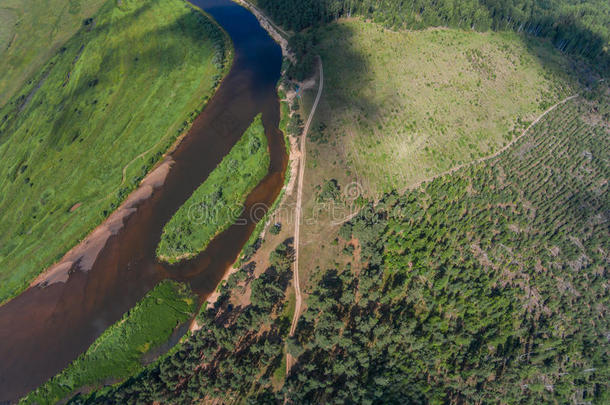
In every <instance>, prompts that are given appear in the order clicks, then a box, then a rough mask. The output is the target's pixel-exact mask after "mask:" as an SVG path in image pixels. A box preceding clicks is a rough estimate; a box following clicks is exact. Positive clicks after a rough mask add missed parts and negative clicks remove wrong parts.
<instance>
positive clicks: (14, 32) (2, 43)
mask: <svg viewBox="0 0 610 405" xmlns="http://www.w3.org/2000/svg"><path fill="white" fill-rule="evenodd" d="M104 1H105V0H88V1H83V0H43V1H41V0H3V1H2V2H1V3H0V72H2V74H0V107H1V106H3V105H4V104H5V103H6V102H7V101H8V100H9V99H10V98H11V97H12V96H13V94H15V92H17V91H18V90H19V88H20V87H21V86H22V85H23V84H24V82H25V81H27V80H28V79H30V77H31V76H32V74H34V73H35V72H36V71H37V70H38V69H40V67H41V66H42V65H43V64H44V63H45V62H46V61H47V59H48V58H49V57H50V56H52V55H53V54H54V53H55V52H57V50H58V49H59V48H60V47H61V46H62V45H63V44H64V43H65V42H66V41H67V40H68V39H69V38H70V37H71V36H72V35H74V33H76V31H77V30H78V29H79V28H80V27H81V26H82V23H83V20H85V19H86V18H89V17H91V16H92V15H94V14H95V12H96V11H97V10H98V9H99V8H100V6H101V5H102V4H103V3H104Z"/></svg>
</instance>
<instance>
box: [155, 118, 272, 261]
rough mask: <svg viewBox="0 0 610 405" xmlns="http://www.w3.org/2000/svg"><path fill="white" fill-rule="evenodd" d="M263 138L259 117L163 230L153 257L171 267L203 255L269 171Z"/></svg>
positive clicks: (236, 215) (263, 133) (230, 222)
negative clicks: (182, 260)
mask: <svg viewBox="0 0 610 405" xmlns="http://www.w3.org/2000/svg"><path fill="white" fill-rule="evenodd" d="M269 161H270V157H269V151H268V148H267V138H266V137H265V130H264V128H263V123H262V121H261V116H260V114H259V115H257V116H256V118H255V119H254V122H253V123H252V124H251V125H250V127H249V128H248V129H247V130H246V132H245V133H244V135H243V136H242V137H241V139H240V140H239V141H238V142H237V143H236V144H235V146H233V148H232V149H231V151H230V152H229V154H228V155H227V156H225V157H224V158H223V160H222V162H220V164H219V165H218V166H217V167H216V168H215V169H214V170H213V171H212V173H210V176H209V177H208V178H207V179H206V181H205V182H204V183H203V184H202V185H201V186H199V188H197V190H195V192H194V193H193V195H191V197H189V199H188V200H187V201H186V202H185V203H184V205H182V207H180V209H179V210H178V211H177V212H176V213H175V214H174V216H173V217H172V219H171V220H170V221H169V222H168V223H167V224H166V225H165V227H164V228H163V233H162V235H161V241H160V242H159V246H158V247H157V256H158V257H159V258H160V259H161V260H164V261H168V262H170V263H174V262H176V261H178V260H180V259H183V258H187V257H191V256H193V255H195V254H197V253H199V252H201V251H203V250H204V249H205V248H206V246H207V245H208V243H209V242H210V241H211V240H212V238H213V237H214V236H215V235H217V234H218V233H220V232H222V231H224V230H225V229H227V228H228V227H229V226H230V225H231V224H232V223H233V222H234V221H235V220H236V219H237V218H238V217H239V215H240V214H241V212H242V209H243V205H244V202H245V201H246V197H247V195H248V194H249V193H250V191H252V189H254V187H256V185H257V184H258V183H259V182H260V181H261V180H262V179H263V177H265V175H266V174H267V171H268V169H269Z"/></svg>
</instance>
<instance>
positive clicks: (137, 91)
mask: <svg viewBox="0 0 610 405" xmlns="http://www.w3.org/2000/svg"><path fill="white" fill-rule="evenodd" d="M119 4H120V5H119ZM230 54H231V51H230V50H229V45H228V38H227V37H226V36H225V34H224V33H223V32H222V31H221V30H220V28H218V26H217V25H216V24H215V23H213V22H211V20H209V19H208V18H207V17H205V16H204V15H203V14H201V13H200V12H198V11H195V10H193V9H191V8H190V7H189V6H187V4H186V3H185V2H183V1H181V0H152V1H147V2H140V1H129V0H123V1H121V2H120V3H116V2H115V1H108V2H106V3H105V4H104V6H103V7H102V8H101V9H100V11H99V12H98V14H97V15H96V16H95V18H93V19H92V20H88V21H87V22H86V25H83V27H82V28H81V29H80V30H79V31H78V33H77V34H76V35H75V36H74V37H73V38H71V39H70V40H69V41H68V42H66V43H65V45H64V47H62V48H61V50H60V51H59V52H57V53H56V54H55V55H54V56H53V57H52V58H51V59H50V60H49V62H48V63H46V64H45V65H44V67H43V68H42V69H40V70H39V71H38V73H36V75H35V76H34V78H33V79H32V80H30V81H28V83H27V84H26V85H25V86H24V87H23V88H22V89H21V90H20V91H19V92H18V93H16V95H15V96H14V97H13V98H12V99H11V101H10V102H9V103H7V104H6V105H5V106H4V107H3V108H2V109H0V117H2V119H1V122H0V212H3V213H11V215H3V216H2V217H1V218H0V302H2V301H4V300H6V299H7V298H9V297H11V296H13V295H14V294H16V293H17V292H18V291H20V290H22V289H23V288H24V287H26V286H27V285H28V283H29V281H30V280H31V279H32V278H34V277H35V276H36V275H37V274H38V273H40V272H41V271H43V270H44V269H45V268H46V267H48V266H49V265H51V264H52V263H53V262H54V261H56V260H58V259H59V258H61V256H62V255H63V254H64V253H65V252H66V251H67V250H69V249H70V248H71V247H72V246H73V245H74V244H75V243H77V242H78V241H79V240H80V239H82V238H83V237H84V236H85V235H86V234H87V233H88V232H89V231H91V229H93V228H94V227H95V226H96V225H97V224H99V223H100V222H101V221H102V220H103V218H104V217H105V216H107V215H108V214H109V213H110V212H112V211H113V210H114V209H115V208H116V207H117V206H118V205H119V204H120V202H121V201H122V200H123V199H124V198H125V197H126V196H127V194H128V193H129V192H130V191H131V190H132V189H134V188H135V187H136V186H137V184H138V183H139V181H140V180H141V179H142V178H143V176H144V175H145V174H146V172H147V171H148V170H149V169H150V168H151V167H152V166H153V165H154V164H155V163H156V162H157V161H158V160H159V159H160V157H161V155H162V154H163V153H164V152H165V151H166V150H167V149H168V148H169V146H170V145H171V144H172V143H173V142H174V141H175V139H176V138H177V137H178V135H180V134H181V133H183V132H184V131H185V130H186V129H187V128H188V126H189V123H190V122H191V121H192V119H193V118H194V117H195V116H196V114H197V112H198V111H199V110H200V109H201V108H202V106H203V105H204V104H205V102H206V101H207V99H208V98H209V97H210V96H211V94H212V92H213V91H214V89H215V87H216V85H217V83H218V82H219V81H220V79H221V77H222V75H223V73H224V72H225V71H226V70H227V69H228V63H227V60H228V58H229V57H230ZM160 112H163V113H162V114H160Z"/></svg>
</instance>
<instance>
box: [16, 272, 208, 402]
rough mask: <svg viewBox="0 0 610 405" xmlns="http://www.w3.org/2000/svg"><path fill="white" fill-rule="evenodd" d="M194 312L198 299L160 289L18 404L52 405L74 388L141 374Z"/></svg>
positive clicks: (166, 286)
mask: <svg viewBox="0 0 610 405" xmlns="http://www.w3.org/2000/svg"><path fill="white" fill-rule="evenodd" d="M196 310H197V296H196V295H194V294H193V293H192V292H191V291H190V289H189V288H188V287H186V286H185V285H184V284H180V283H177V282H174V281H164V282H162V283H160V284H159V285H157V286H156V287H155V288H154V289H153V290H152V291H150V292H149V293H148V294H146V296H145V297H144V298H143V299H142V300H141V301H140V302H139V303H138V304H137V305H136V306H135V307H134V308H133V309H131V310H130V311H129V312H127V313H126V314H125V315H124V316H123V318H122V319H121V320H120V321H118V322H117V323H115V324H114V325H112V326H111V327H110V328H108V329H106V330H105V331H104V333H102V335H101V336H100V337H99V338H97V339H96V341H95V342H94V343H93V344H92V345H91V346H90V347H89V349H88V350H87V351H86V352H85V353H83V354H82V355H81V356H80V357H78V358H77V359H76V360H74V361H73V362H72V363H71V364H70V365H69V366H68V367H67V368H66V369H64V370H63V371H62V372H61V373H59V374H58V375H56V376H55V377H53V378H52V379H51V380H49V381H48V382H46V383H45V384H43V385H42V386H41V387H39V388H38V389H36V390H35V391H33V392H31V393H30V394H28V395H27V396H26V397H24V398H23V399H22V400H21V402H20V403H22V404H40V405H42V404H54V403H56V402H58V401H60V400H61V399H63V398H65V397H66V396H68V395H69V394H70V393H72V392H74V391H75V390H77V389H79V388H82V387H95V386H99V385H102V384H104V383H105V382H108V381H120V380H123V379H125V378H127V377H129V376H130V375H132V374H134V373H136V372H138V371H140V370H141V369H142V368H143V364H142V359H143V357H144V355H145V354H147V353H149V352H151V350H153V349H155V348H157V347H158V346H160V345H161V344H163V343H165V342H166V341H167V340H168V339H169V338H170V336H171V335H172V332H173V331H174V330H175V328H176V327H177V326H178V325H180V324H182V323H184V322H186V321H187V320H189V319H190V318H191V317H192V316H193V315H194V313H195V311H196Z"/></svg>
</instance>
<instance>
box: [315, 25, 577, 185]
mask: <svg viewBox="0 0 610 405" xmlns="http://www.w3.org/2000/svg"><path fill="white" fill-rule="evenodd" d="M318 32H319V37H320V44H319V46H318V47H317V51H318V52H319V53H320V55H321V57H322V60H323V61H324V68H325V73H326V83H325V88H324V90H325V91H324V96H323V102H322V104H321V109H320V112H319V115H318V122H317V124H316V125H314V126H313V128H312V129H313V131H312V134H311V138H312V139H313V140H316V141H317V142H318V143H320V142H322V143H330V146H332V149H333V152H335V150H334V149H335V147H336V149H338V150H339V154H338V156H336V157H333V158H332V160H331V161H330V162H325V163H330V164H328V165H327V166H331V167H332V169H329V170H341V171H345V168H347V169H348V173H347V174H348V177H349V176H351V177H354V178H357V180H358V181H359V182H360V183H361V184H362V185H363V186H364V187H365V189H366V190H367V192H368V193H369V194H371V195H378V194H379V193H380V192H383V191H387V190H390V189H392V188H398V189H403V188H405V187H406V186H409V185H411V184H413V183H415V182H417V181H419V180H422V179H425V178H428V177H430V176H432V175H434V174H436V173H440V172H443V171H445V170H447V169H449V168H451V167H453V166H456V165H458V164H460V163H463V162H466V161H469V160H473V159H475V158H477V157H481V156H484V155H487V154H490V153H491V152H493V151H495V150H497V149H499V147H501V146H502V145H504V144H506V143H507V142H508V141H510V140H511V139H512V138H513V137H514V136H516V134H517V133H518V132H519V131H520V130H522V129H523V128H525V127H526V126H527V123H528V122H530V121H531V120H533V119H534V118H535V117H536V116H537V115H539V114H540V113H541V112H542V111H544V110H545V109H546V108H547V107H548V106H550V105H552V104H553V103H555V102H556V101H558V100H559V99H560V98H562V97H563V96H565V95H566V94H567V93H571V91H572V90H571V89H570V86H567V85H565V84H562V83H565V82H562V81H561V80H560V79H561V77H562V75H560V74H556V72H555V71H554V70H551V69H548V68H545V65H556V66H560V62H561V60H560V59H559V54H558V53H556V52H553V51H552V50H551V49H549V48H547V47H546V46H545V45H542V44H541V43H538V44H533V43H532V44H529V45H528V44H526V43H524V42H523V41H524V40H523V38H522V37H520V36H518V35H517V34H513V33H493V32H489V33H477V32H471V31H460V30H451V29H428V30H424V31H403V32H394V31H390V30H387V29H384V28H382V27H381V26H379V25H376V24H374V23H367V22H363V21H362V20H359V19H350V20H344V21H340V22H339V23H333V24H329V25H328V26H326V27H324V28H322V29H320V30H319V31H318ZM320 159H326V160H328V159H331V157H330V156H327V155H324V153H323V151H320ZM321 164H324V163H321Z"/></svg>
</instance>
